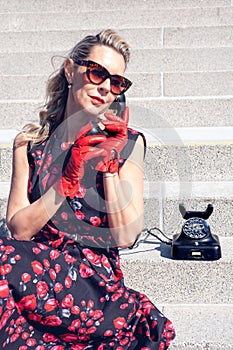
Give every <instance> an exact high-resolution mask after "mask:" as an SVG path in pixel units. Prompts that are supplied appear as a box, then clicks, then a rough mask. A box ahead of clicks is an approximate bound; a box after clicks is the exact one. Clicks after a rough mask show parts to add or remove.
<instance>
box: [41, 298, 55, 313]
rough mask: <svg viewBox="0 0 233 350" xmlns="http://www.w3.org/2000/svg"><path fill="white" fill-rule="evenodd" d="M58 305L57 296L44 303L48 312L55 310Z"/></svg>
mask: <svg viewBox="0 0 233 350" xmlns="http://www.w3.org/2000/svg"><path fill="white" fill-rule="evenodd" d="M57 305H58V301H57V300H56V299H55V298H51V299H49V300H47V301H46V303H45V304H44V309H45V310H46V311H47V312H50V311H52V310H54V309H55V308H56V307H57Z"/></svg>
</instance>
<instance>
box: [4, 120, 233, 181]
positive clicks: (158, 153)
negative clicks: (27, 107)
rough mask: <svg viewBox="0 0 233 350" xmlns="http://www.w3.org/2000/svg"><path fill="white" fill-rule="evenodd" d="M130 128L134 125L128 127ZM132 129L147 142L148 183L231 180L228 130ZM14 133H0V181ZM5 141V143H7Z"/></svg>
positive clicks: (6, 170)
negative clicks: (0, 136)
mask: <svg viewBox="0 0 233 350" xmlns="http://www.w3.org/2000/svg"><path fill="white" fill-rule="evenodd" d="M132 126H134V125H132ZM134 127H136V128H137V129H138V130H140V131H143V132H144V134H145V136H146V138H147V139H148V150H147V153H146V158H145V174H146V180H147V181H149V182H158V181H160V182H163V181H177V182H182V183H184V182H193V181H232V167H233V163H232V162H233V139H232V135H233V133H232V130H233V129H232V127H216V128H211V127H210V128H208V127H206V128H172V127H169V126H168V127H165V128H157V129H156V130H153V129H151V130H148V129H147V128H140V127H137V125H136V126H134ZM17 132H18V130H14V129H12V130H7V129H5V130H2V131H1V135H2V140H1V138H0V144H2V147H1V148H0V154H1V163H0V164H1V174H0V181H9V179H10V173H11V167H10V166H9V164H10V162H11V155H12V150H11V148H12V141H13V138H14V135H16V134H17ZM7 142H9V143H7Z"/></svg>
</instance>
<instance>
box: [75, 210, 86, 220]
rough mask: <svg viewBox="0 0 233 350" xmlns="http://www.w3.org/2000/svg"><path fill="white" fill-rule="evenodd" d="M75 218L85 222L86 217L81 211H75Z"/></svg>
mask: <svg viewBox="0 0 233 350" xmlns="http://www.w3.org/2000/svg"><path fill="white" fill-rule="evenodd" d="M75 216H76V218H77V219H78V220H83V219H84V218H85V215H84V214H83V213H82V212H81V211H80V210H76V211H75Z"/></svg>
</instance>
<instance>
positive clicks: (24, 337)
mask: <svg viewBox="0 0 233 350" xmlns="http://www.w3.org/2000/svg"><path fill="white" fill-rule="evenodd" d="M29 336H30V334H29V333H28V332H23V334H22V339H23V340H26V339H27V338H29Z"/></svg>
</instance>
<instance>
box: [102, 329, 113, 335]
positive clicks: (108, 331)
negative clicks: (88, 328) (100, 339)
mask: <svg viewBox="0 0 233 350" xmlns="http://www.w3.org/2000/svg"><path fill="white" fill-rule="evenodd" d="M112 335H113V331H111V330H110V329H108V330H107V331H105V332H104V336H105V337H111V336H112Z"/></svg>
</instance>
